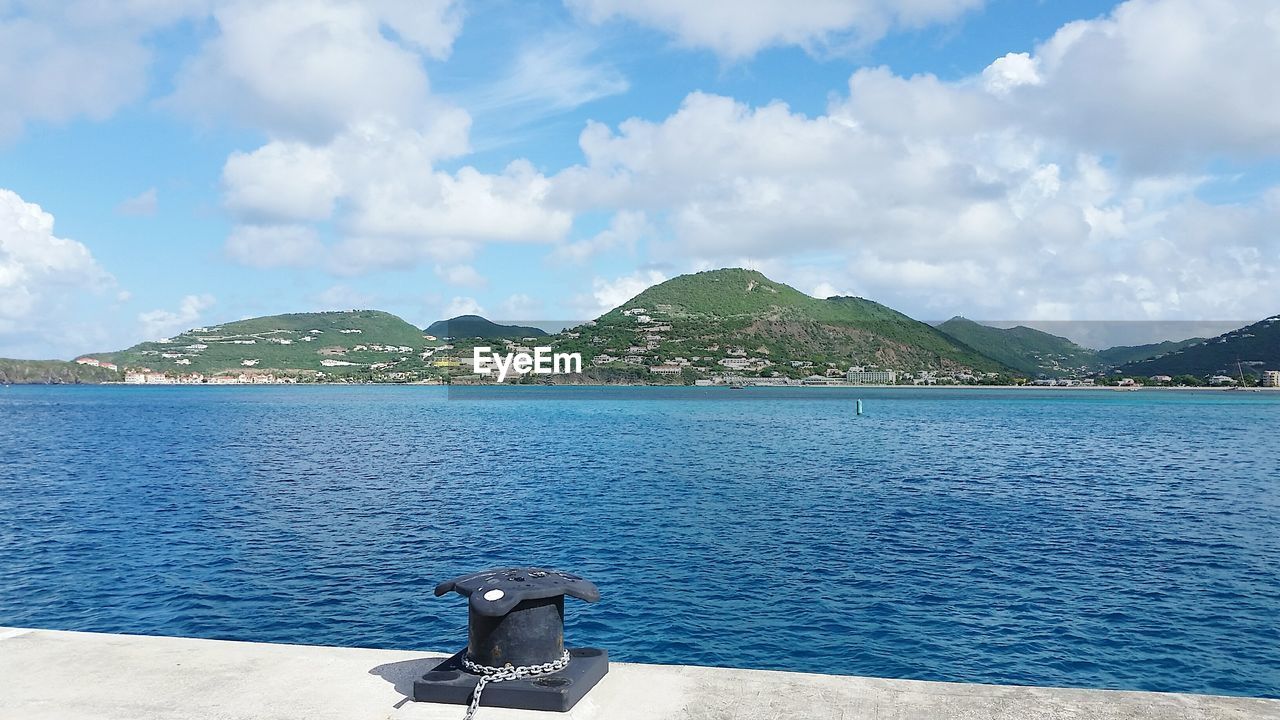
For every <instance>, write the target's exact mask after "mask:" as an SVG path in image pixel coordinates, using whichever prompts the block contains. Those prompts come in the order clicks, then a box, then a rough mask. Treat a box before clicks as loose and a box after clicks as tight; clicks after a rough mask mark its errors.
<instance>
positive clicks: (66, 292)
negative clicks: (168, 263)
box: [0, 189, 114, 355]
mask: <svg viewBox="0 0 1280 720" xmlns="http://www.w3.org/2000/svg"><path fill="white" fill-rule="evenodd" d="M53 224H54V219H53V216H52V215H51V214H49V213H48V212H45V211H44V210H43V209H42V208H41V207H40V206H39V205H36V204H35V203H30V202H26V201H25V200H23V199H22V198H21V197H19V196H18V194H17V193H15V192H13V191H11V190H5V189H0V350H4V351H6V352H5V353H0V354H13V355H20V354H23V353H26V352H30V351H32V350H33V349H35V350H38V351H40V352H47V351H50V350H52V351H56V352H65V351H66V350H68V349H70V352H79V351H82V350H80V349H78V348H74V346H73V345H72V342H71V341H72V336H73V335H74V333H75V332H76V331H75V330H73V328H79V327H80V325H81V323H80V322H79V321H78V319H77V318H76V317H75V312H74V311H75V310H76V308H77V306H78V305H79V304H80V303H81V302H85V301H92V300H93V299H94V298H96V297H97V296H98V295H100V294H101V293H102V292H105V291H107V290H109V289H110V288H111V287H112V286H113V285H114V280H113V279H112V278H111V276H110V275H108V274H107V272H106V271H104V270H103V269H102V268H101V267H100V266H99V265H98V263H97V261H96V260H95V259H94V257H93V254H92V253H90V252H89V249H88V248H87V247H85V246H84V245H82V244H81V243H79V242H76V241H75V240H69V239H66V238H60V237H58V236H56V235H55V234H54V231H53ZM50 328H53V329H52V330H50Z"/></svg>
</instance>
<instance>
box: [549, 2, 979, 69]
mask: <svg viewBox="0 0 1280 720" xmlns="http://www.w3.org/2000/svg"><path fill="white" fill-rule="evenodd" d="M566 4H567V5H568V6H569V7H570V8H571V9H573V10H574V11H575V12H576V13H577V14H578V15H579V16H581V17H583V18H585V19H586V20H588V21H589V22H593V23H603V22H606V21H608V20H611V19H614V18H626V19H629V20H632V21H635V22H638V23H640V24H643V25H648V26H651V27H654V28H657V29H659V30H662V31H665V32H668V33H671V34H672V35H674V36H675V38H676V39H677V40H678V41H679V42H680V43H681V44H682V45H686V46H689V47H703V48H709V49H711V50H713V51H715V52H716V53H718V54H720V55H722V56H724V57H726V58H731V59H738V58H745V57H749V56H751V55H754V54H755V53H756V52H758V51H760V50H762V49H764V48H766V47H771V46H777V45H799V46H801V47H804V48H806V49H809V50H818V49H823V48H827V47H832V46H840V45H844V44H848V43H851V42H854V43H865V42H870V41H873V40H876V39H878V38H880V37H881V36H882V35H884V34H885V33H886V32H887V31H888V30H889V29H890V28H892V27H895V26H897V27H920V26H923V25H929V24H933V23H938V22H948V21H951V20H954V19H956V18H958V17H959V16H960V15H962V14H963V13H964V12H965V11H968V10H972V9H974V8H978V7H981V6H982V4H983V0H804V2H790V1H788V0H699V1H698V2H688V1H687V0H566Z"/></svg>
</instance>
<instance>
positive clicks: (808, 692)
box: [0, 628, 1280, 720]
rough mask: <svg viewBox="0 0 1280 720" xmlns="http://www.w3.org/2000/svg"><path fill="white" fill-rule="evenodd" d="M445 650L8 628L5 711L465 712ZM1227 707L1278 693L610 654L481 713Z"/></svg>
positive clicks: (1262, 711)
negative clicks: (584, 675) (952, 679)
mask: <svg viewBox="0 0 1280 720" xmlns="http://www.w3.org/2000/svg"><path fill="white" fill-rule="evenodd" d="M443 657H444V655H443V654H441V653H431V652H412V651H403V650H367V649H356V648H335V647H315V646H305V645H271V644H264V643H242V642H226V641H220V640H193V639H190V638H170V637H143V636H136V635H103V634H96V633H78V632H61V631H54V630H27V629H20V628H0V718H3V719H4V720H69V719H72V718H75V719H82V718H83V719H94V720H147V719H152V718H155V719H160V720H189V719H190V720H194V719H196V718H201V719H217V720H233V719H234V720H241V719H244V720H250V719H253V720H297V719H299V718H306V719H307V720H329V719H332V720H373V719H375V718H378V719H386V718H396V719H401V718H404V719H407V720H413V719H419V718H421V719H430V720H435V719H439V720H446V719H447V720H461V718H462V715H463V710H464V708H463V707H461V706H457V705H430V704H423V703H415V702H412V701H411V700H409V699H408V698H407V696H406V693H407V692H409V691H410V687H411V684H412V681H413V678H414V677H415V676H417V675H419V674H421V673H423V672H425V671H427V670H429V669H431V668H432V667H434V665H435V663H436V662H437V661H438V660H439V659H441V658H443ZM557 718H564V719H565V720H640V719H642V718H644V719H650V718H652V719H654V720H667V719H671V720H675V719H677V718H680V719H684V718H688V719H689V720H720V719H724V720H729V719H730V718H732V719H734V720H756V719H759V720H765V719H768V720H773V719H774V718H817V719H821V720H1022V719H1024V718H1035V719H1037V720H1059V719H1061V720H1067V719H1068V718H1070V719H1071V720H1122V719H1123V720H1130V719H1133V720H1137V719H1142V720H1148V719H1150V720H1156V719H1157V718H1158V719H1160V720H1182V719H1186V720H1192V719H1195V720H1218V719H1223V720H1226V719H1228V718H1230V719H1232V720H1236V719H1244V718H1250V719H1252V718H1276V719H1277V720H1280V700H1261V699H1250V698H1234V697H1217V696H1208V695H1181V694H1170V693H1145V692H1117V691H1104V690H1066V689H1056V688H1032V687H1012V686H1000V685H967V684H958V683H938V682H920V681H913V680H880V679H875V678H863V677H842V676H834V675H809V674H803V673H784V672H763V671H757V670H733V669H718V668H704V667H688V666H674V665H635V664H628V663H614V664H613V665H612V667H611V670H610V672H609V675H608V676H607V677H605V679H604V680H603V681H602V682H601V683H600V685H598V686H597V687H596V688H595V689H594V690H592V691H591V693H590V694H589V695H587V697H586V699H584V700H583V701H582V702H581V703H579V704H578V706H577V707H576V708H574V710H573V711H572V712H569V713H564V714H561V713H541V712H530V711H520V710H504V709H500V708H481V710H480V714H479V716H478V720H556V719H557Z"/></svg>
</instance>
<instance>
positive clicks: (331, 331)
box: [93, 310, 434, 380]
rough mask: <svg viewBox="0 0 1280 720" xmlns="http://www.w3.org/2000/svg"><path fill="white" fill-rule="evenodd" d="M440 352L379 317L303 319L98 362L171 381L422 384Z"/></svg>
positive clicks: (220, 329) (145, 347) (249, 326)
mask: <svg viewBox="0 0 1280 720" xmlns="http://www.w3.org/2000/svg"><path fill="white" fill-rule="evenodd" d="M432 345H434V343H429V342H428V341H427V340H426V339H425V338H423V335H422V331H421V330H419V329H418V328H416V327H414V326H413V325H410V324H409V323H407V322H405V321H404V320H401V319H400V318H398V317H396V316H395V315H391V314H390V313H385V312H381V311H378V310H351V311H346V312H321V313H296V314H290V315H271V316H268V317H260V318H252V319H249V320H239V321H237V322H230V323H223V324H221V325H217V326H211V327H201V328H195V329H193V330H188V331H187V332H184V333H181V334H179V335H176V336H174V337H172V338H165V339H164V340H160V341H156V342H145V343H142V344H139V345H135V346H133V347H131V348H129V349H128V350H123V351H120V352H115V353H105V354H98V355H94V356H93V357H96V358H99V359H102V360H110V361H112V362H115V363H116V364H118V365H119V366H120V368H121V369H122V370H126V369H134V370H137V369H142V368H147V369H150V370H152V371H155V372H164V373H168V374H171V375H174V374H187V373H201V374H204V375H210V374H225V373H240V372H245V373H250V374H257V373H266V372H271V373H277V374H284V375H289V376H295V377H297V378H299V379H304V380H306V379H314V378H316V376H317V374H318V373H323V374H324V377H325V378H328V379H386V380H412V379H418V378H419V377H421V376H422V375H423V374H424V373H425V372H426V371H427V368H429V367H430V362H429V360H428V359H427V358H426V357H424V354H425V353H426V351H427V349H428V348H429V347H430V346H432Z"/></svg>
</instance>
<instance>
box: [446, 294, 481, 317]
mask: <svg viewBox="0 0 1280 720" xmlns="http://www.w3.org/2000/svg"><path fill="white" fill-rule="evenodd" d="M442 312H443V317H445V318H455V317H457V316H459V315H484V308H483V307H481V306H480V303H478V302H476V299H475V298H472V297H461V296H455V297H454V298H453V299H452V300H450V301H449V304H448V305H445V307H444V310H443V311H442Z"/></svg>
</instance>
